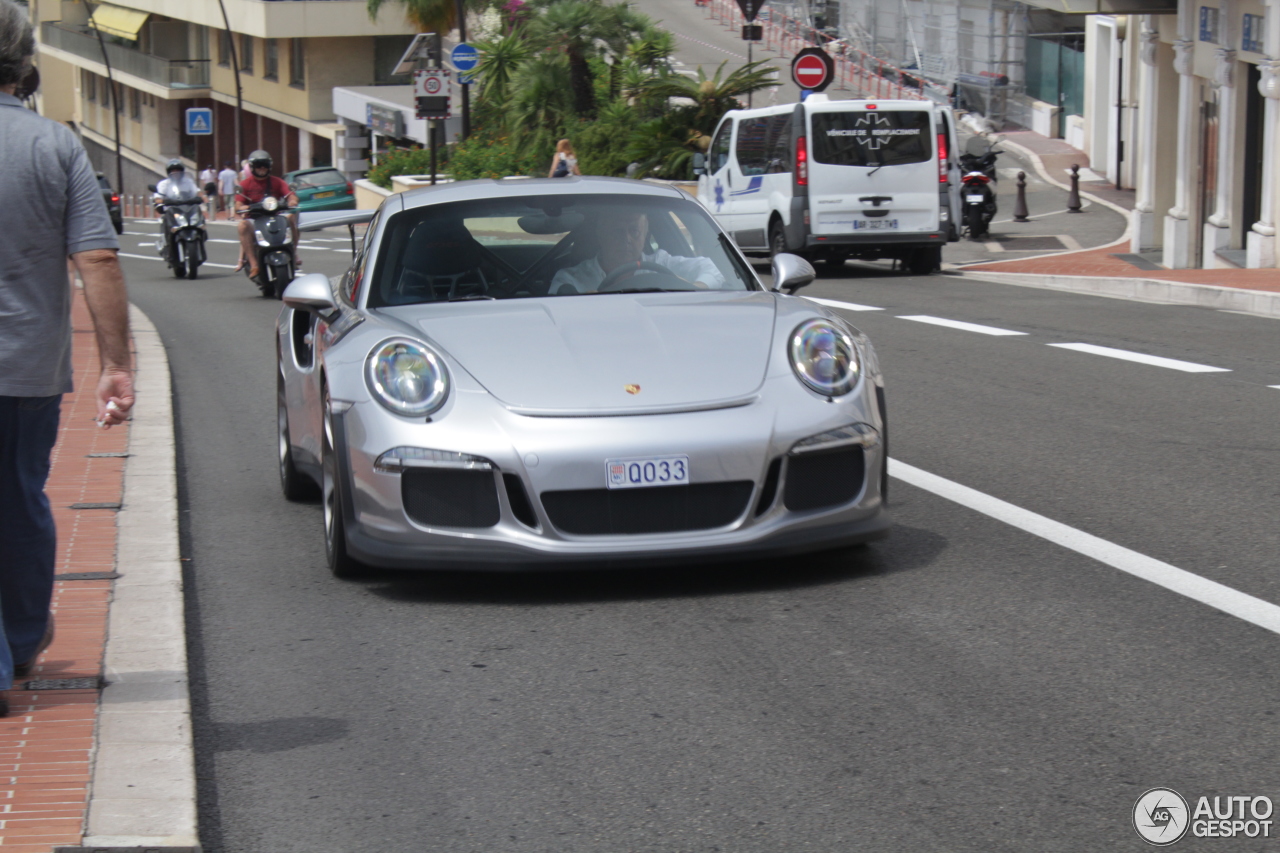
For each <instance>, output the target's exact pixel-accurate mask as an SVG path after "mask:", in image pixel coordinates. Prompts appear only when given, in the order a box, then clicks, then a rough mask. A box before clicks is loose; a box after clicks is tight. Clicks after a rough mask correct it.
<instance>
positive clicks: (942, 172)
mask: <svg viewBox="0 0 1280 853" xmlns="http://www.w3.org/2000/svg"><path fill="white" fill-rule="evenodd" d="M946 182H947V135H946V134H945V133H939V134H938V183H940V184H945V183H946Z"/></svg>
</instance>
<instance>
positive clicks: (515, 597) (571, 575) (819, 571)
mask: <svg viewBox="0 0 1280 853" xmlns="http://www.w3.org/2000/svg"><path fill="white" fill-rule="evenodd" d="M946 547H947V541H946V538H945V537H943V536H941V535H940V534H938V533H936V532H934V531H931V530H923V529H920V528H913V527H907V526H904V525H901V524H895V525H894V526H893V528H892V530H891V532H890V535H889V537H888V538H886V539H881V540H878V541H876V542H872V543H869V544H867V545H864V546H857V547H852V548H841V549H838V550H834V551H824V552H820V553H816V554H806V555H802V556H796V557H785V558H778V559H772V560H743V561H734V562H724V563H711V564H701V565H700V564H696V563H689V564H682V565H678V566H669V567H662V568H610V567H601V568H594V569H573V570H564V571H554V570H552V571H511V572H502V571H498V572H494V571H473V572H456V571H455V572H409V571H381V570H379V571H373V570H371V571H370V574H369V575H368V579H367V580H366V581H365V583H370V584H371V585H370V588H369V591H370V592H371V593H373V594H374V595H378V596H381V597H383V598H386V599H389V600H393V601H409V602H413V601H420V602H424V603H425V602H432V603H457V604H484V603H490V604H503V605H507V604H524V605H560V604H579V603H583V602H596V601H638V600H648V599H662V598H697V597H710V596H721V595H734V594H741V593H752V592H770V591H777V590H787V589H801V588H807V587H815V586H824V585H832V584H842V583H859V582H864V581H868V580H871V579H874V578H877V577H883V576H886V575H890V574H896V573H898V572H904V571H912V570H915V569H920V568H924V567H926V566H928V565H929V564H931V563H933V562H934V560H935V559H937V557H938V555H939V554H940V553H941V552H942V551H943V550H944V549H945V548H946Z"/></svg>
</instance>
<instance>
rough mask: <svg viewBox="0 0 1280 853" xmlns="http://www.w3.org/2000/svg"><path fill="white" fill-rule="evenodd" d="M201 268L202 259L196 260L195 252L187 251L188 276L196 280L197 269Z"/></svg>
mask: <svg viewBox="0 0 1280 853" xmlns="http://www.w3.org/2000/svg"><path fill="white" fill-rule="evenodd" d="M199 269H200V261H198V260H196V256H195V253H194V252H188V253H187V278H189V279H191V280H192V281H195V278H196V271H197V270H199Z"/></svg>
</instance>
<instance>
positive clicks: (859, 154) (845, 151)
mask: <svg viewBox="0 0 1280 853" xmlns="http://www.w3.org/2000/svg"><path fill="white" fill-rule="evenodd" d="M932 145H933V140H932V139H931V138H930V135H929V114H928V113H927V112H923V111H916V110H847V111H842V112H830V113H819V112H815V113H814V114H813V159H814V160H815V161H816V162H818V163H830V164H832V165H835V166H904V165H907V164H908V163H922V162H924V161H925V160H928V159H929V158H930V157H931V156H932Z"/></svg>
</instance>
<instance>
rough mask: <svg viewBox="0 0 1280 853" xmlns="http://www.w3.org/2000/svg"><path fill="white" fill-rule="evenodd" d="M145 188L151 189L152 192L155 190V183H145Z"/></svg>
mask: <svg viewBox="0 0 1280 853" xmlns="http://www.w3.org/2000/svg"><path fill="white" fill-rule="evenodd" d="M147 189H149V190H151V191H152V192H157V190H156V185H155V184H147Z"/></svg>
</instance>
